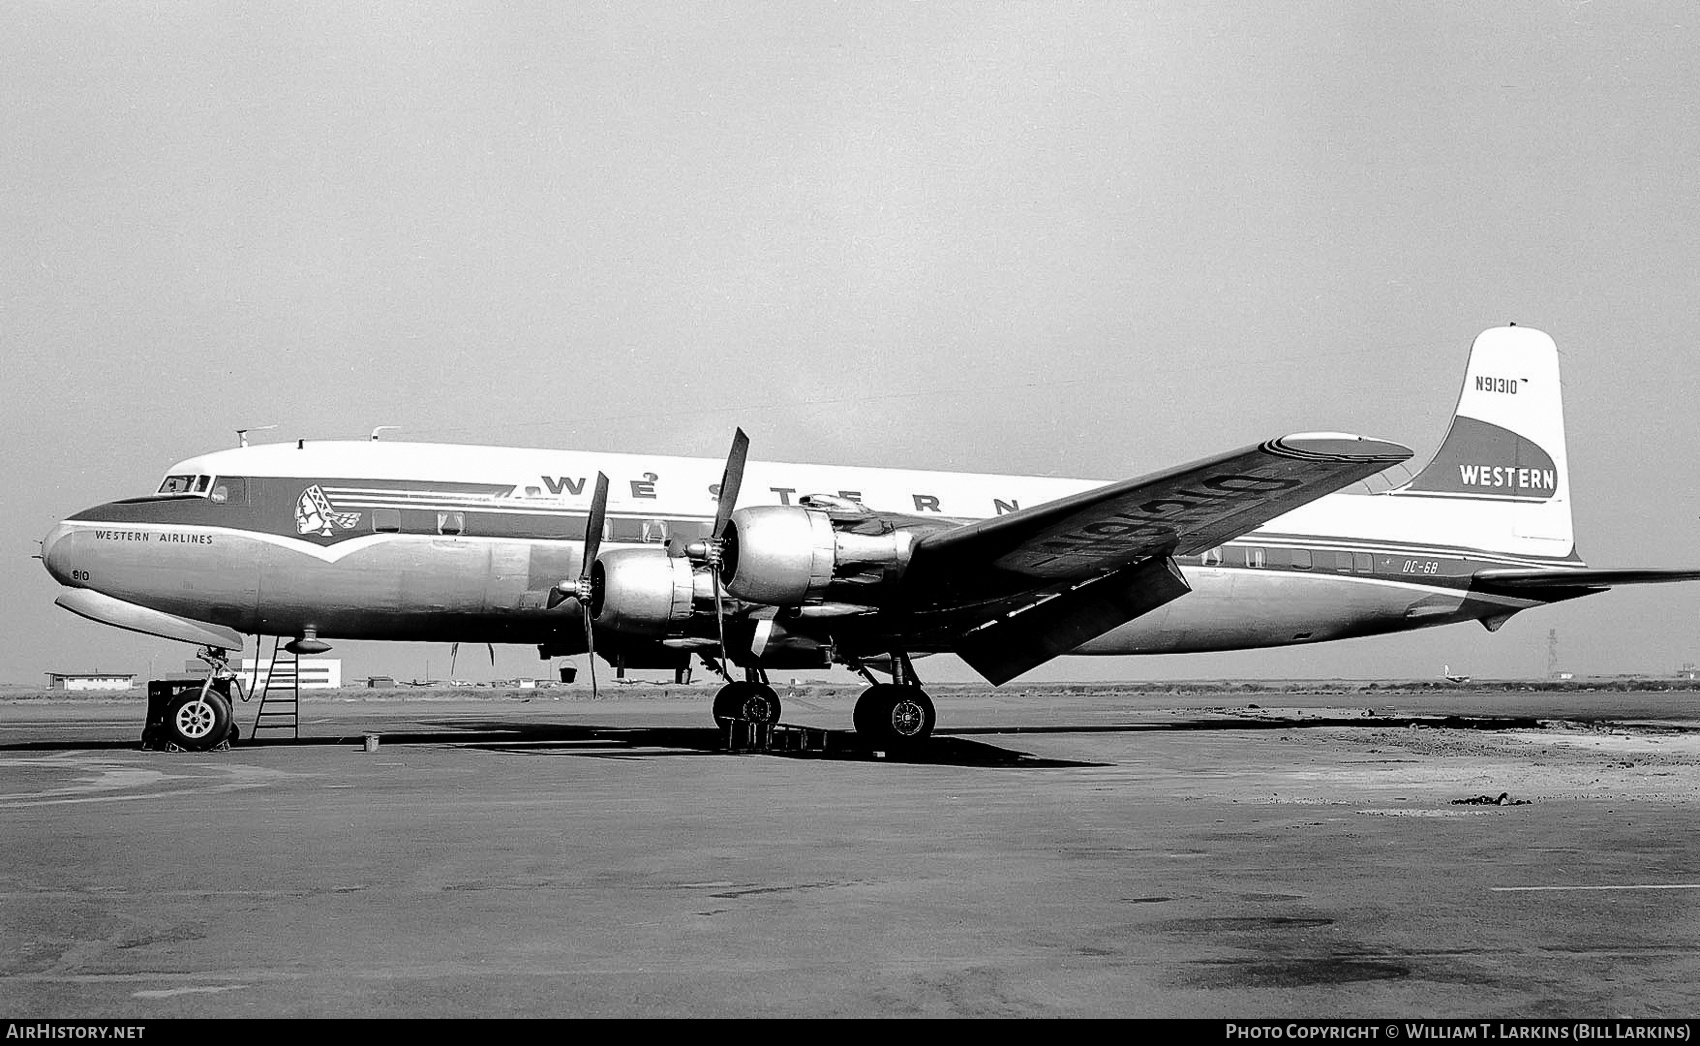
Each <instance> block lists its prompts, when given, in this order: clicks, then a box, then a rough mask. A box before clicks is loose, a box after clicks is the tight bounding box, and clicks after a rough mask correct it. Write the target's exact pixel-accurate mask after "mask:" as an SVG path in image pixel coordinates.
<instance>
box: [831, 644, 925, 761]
mask: <svg viewBox="0 0 1700 1046" xmlns="http://www.w3.org/2000/svg"><path fill="white" fill-rule="evenodd" d="M852 667H854V668H855V669H856V671H858V672H860V673H862V677H863V678H864V679H866V680H867V681H868V683H869V684H870V685H869V687H868V689H866V690H864V691H862V696H861V697H860V698H858V699H857V701H856V711H855V713H854V714H853V716H852V718H853V720H854V722H855V724H856V733H857V734H859V735H861V738H862V741H863V743H864V744H866V745H868V747H870V748H875V749H895V750H903V749H907V748H914V747H917V746H919V745H921V744H923V743H925V742H926V740H927V738H929V737H931V736H932V733H933V724H934V723H936V722H937V721H938V713H937V712H936V711H935V710H934V709H933V701H932V698H930V697H928V696H927V692H926V691H925V690H922V689H921V681H920V680H919V679H917V678H915V666H914V665H912V664H910V662H909V655H907V654H893V655H892V656H891V668H892V671H891V682H889V683H881V682H879V681H878V680H876V679H875V678H874V677H873V676H872V675H871V674H869V672H868V670H867V669H866V668H864V667H862V666H861V665H860V664H853V665H852Z"/></svg>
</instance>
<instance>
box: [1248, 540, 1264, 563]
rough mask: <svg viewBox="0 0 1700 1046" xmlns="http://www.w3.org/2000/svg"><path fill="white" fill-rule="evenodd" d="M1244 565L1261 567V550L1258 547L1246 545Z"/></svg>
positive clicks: (1260, 547)
mask: <svg viewBox="0 0 1700 1046" xmlns="http://www.w3.org/2000/svg"><path fill="white" fill-rule="evenodd" d="M1245 565H1246V566H1248V567H1261V566H1262V565H1263V548H1262V546H1259V545H1247V546H1246V550H1245Z"/></svg>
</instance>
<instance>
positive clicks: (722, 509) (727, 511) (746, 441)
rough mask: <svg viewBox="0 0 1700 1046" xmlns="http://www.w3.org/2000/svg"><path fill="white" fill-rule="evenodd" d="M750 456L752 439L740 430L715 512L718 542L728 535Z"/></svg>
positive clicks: (727, 463) (733, 446) (728, 459)
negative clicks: (746, 461) (747, 459)
mask: <svg viewBox="0 0 1700 1046" xmlns="http://www.w3.org/2000/svg"><path fill="white" fill-rule="evenodd" d="M749 455H750V437H748V436H746V435H744V430H743V429H739V430H738V431H737V432H736V433H734V434H733V436H732V451H731V453H729V454H727V455H726V471H725V472H724V473H722V474H721V477H720V504H719V506H718V507H717V508H716V509H715V510H714V531H713V533H712V535H711V536H712V537H713V538H714V540H716V541H719V540H720V538H721V537H722V536H723V535H724V534H725V533H726V524H727V523H729V522H730V521H731V519H732V510H733V509H735V508H737V507H738V488H740V487H742V486H743V485H744V459H745V458H748V457H749ZM717 591H718V590H717Z"/></svg>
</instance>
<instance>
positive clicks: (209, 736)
mask: <svg viewBox="0 0 1700 1046" xmlns="http://www.w3.org/2000/svg"><path fill="white" fill-rule="evenodd" d="M232 725H233V722H232V720H231V718H230V702H228V701H226V700H225V699H224V695H222V694H220V693H219V692H218V691H216V690H208V691H207V692H206V694H204V695H203V694H202V693H201V692H200V691H199V690H185V691H184V692H183V693H181V694H178V695H177V696H176V697H175V698H173V699H172V701H171V705H170V707H169V709H168V711H167V712H166V714H165V736H166V740H168V741H170V742H171V743H172V744H175V745H176V746H177V747H178V748H186V749H188V750H189V751H191V752H205V751H206V750H208V749H209V748H213V747H215V746H217V745H218V743H219V742H220V741H223V740H224V739H225V737H226V736H227V735H228V734H229V733H230V729H231V726H232Z"/></svg>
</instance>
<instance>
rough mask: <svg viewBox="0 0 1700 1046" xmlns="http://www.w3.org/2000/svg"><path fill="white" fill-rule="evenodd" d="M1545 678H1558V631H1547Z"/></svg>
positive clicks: (1553, 629) (1550, 629)
mask: <svg viewBox="0 0 1700 1046" xmlns="http://www.w3.org/2000/svg"><path fill="white" fill-rule="evenodd" d="M1547 678H1548V679H1557V678H1558V629H1556V628H1549V629H1547Z"/></svg>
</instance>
